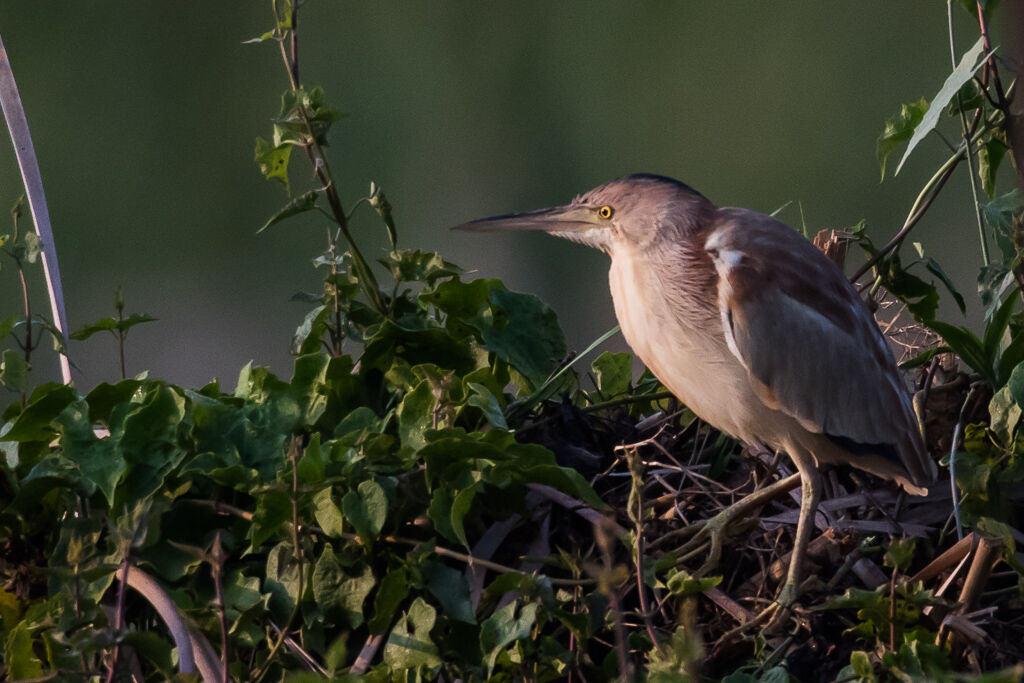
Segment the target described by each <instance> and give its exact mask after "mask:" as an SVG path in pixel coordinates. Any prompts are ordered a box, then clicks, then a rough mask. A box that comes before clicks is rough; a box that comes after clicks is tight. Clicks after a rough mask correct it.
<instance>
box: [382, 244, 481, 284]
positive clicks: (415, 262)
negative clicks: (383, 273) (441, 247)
mask: <svg viewBox="0 0 1024 683" xmlns="http://www.w3.org/2000/svg"><path fill="white" fill-rule="evenodd" d="M381 263H383V264H384V265H386V266H387V267H388V268H389V269H390V270H391V274H392V275H393V276H394V278H395V280H397V281H399V282H425V283H427V284H428V285H431V286H433V285H434V284H435V283H436V282H437V281H438V280H440V279H442V278H450V277H454V276H456V275H459V274H460V273H462V272H463V271H462V269H461V268H459V267H458V266H456V265H454V264H452V263H449V262H448V261H445V260H444V259H443V258H441V255H440V254H438V253H437V252H436V251H409V250H392V251H391V252H390V253H389V254H388V257H387V259H386V260H382V261H381Z"/></svg>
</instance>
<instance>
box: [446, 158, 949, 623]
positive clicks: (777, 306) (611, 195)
mask: <svg viewBox="0 0 1024 683" xmlns="http://www.w3.org/2000/svg"><path fill="white" fill-rule="evenodd" d="M454 229H456V230H467V231H477V232H486V231H496V230H539V231H543V232H546V233H549V234H551V235H554V236H557V237H561V238H565V239H568V240H571V241H573V242H578V243H580V244H583V245H586V246H590V247H594V248H597V249H599V250H601V251H603V252H605V253H606V254H608V255H609V256H610V257H611V267H610V269H609V274H608V282H609V287H610V290H611V297H612V304H613V306H614V310H615V316H616V318H617V319H618V322H619V326H620V328H621V330H622V334H623V336H624V337H625V340H626V342H627V343H628V344H629V346H630V348H631V349H632V350H633V352H634V353H635V355H636V356H638V357H639V358H640V360H641V361H642V362H643V363H644V364H645V365H646V366H647V367H648V368H649V369H650V370H651V372H652V373H654V375H655V376H656V377H657V378H658V380H659V381H660V382H661V383H662V384H663V385H664V386H665V387H666V388H668V389H669V390H670V391H671V392H672V393H673V394H674V395H675V396H676V397H677V398H678V399H679V400H680V401H681V402H682V403H683V404H684V405H686V406H687V407H688V408H689V409H690V410H691V411H693V413H695V414H696V415H697V416H698V417H700V418H701V419H703V420H704V421H705V422H707V423H709V424H710V425H712V426H713V427H715V428H717V429H719V430H721V431H722V432H725V433H726V434H729V435H731V436H733V437H735V438H737V439H739V440H741V441H743V442H746V443H747V444H752V445H760V446H763V447H766V448H770V449H774V450H777V451H784V452H785V453H786V454H788V456H789V458H790V459H791V460H792V462H793V464H794V465H795V466H796V469H797V471H798V472H799V474H800V480H801V502H800V515H799V518H798V521H797V530H796V536H795V541H794V548H793V553H792V555H791V560H790V566H789V569H788V572H787V576H786V580H785V582H784V583H783V585H782V586H781V588H780V590H779V593H778V595H777V597H776V600H775V602H774V603H773V607H774V608H775V610H776V615H775V616H774V617H773V619H772V621H773V623H774V622H775V621H776V619H777V618H778V617H779V615H782V614H786V613H787V612H788V610H789V609H790V608H791V607H792V605H793V604H794V603H795V601H796V599H797V596H798V591H799V584H800V580H801V576H802V561H803V557H804V555H805V553H806V550H807V545H808V542H809V541H810V535H811V531H812V524H811V522H812V520H813V515H814V513H815V512H816V510H817V506H818V502H819V500H820V496H821V487H822V480H821V473H820V467H821V466H822V465H825V464H838V465H849V466H852V467H855V468H858V469H861V470H864V471H867V472H870V473H872V474H874V475H878V476H880V477H883V478H886V479H890V480H893V481H895V482H896V483H898V484H899V485H900V486H902V487H903V488H904V489H905V490H906V491H908V492H909V493H911V494H914V495H925V494H927V487H928V485H929V484H931V483H932V482H934V481H935V479H936V478H937V470H936V466H935V463H934V461H933V460H932V458H931V457H929V454H928V452H927V450H926V448H925V445H924V440H923V438H922V435H921V429H920V426H919V422H918V420H917V417H916V414H915V412H914V409H913V405H912V401H911V398H910V396H909V393H908V391H907V388H906V385H905V384H904V382H903V379H902V378H901V376H900V372H899V370H898V368H897V365H896V361H895V359H894V358H893V355H892V352H891V350H890V349H889V347H888V345H887V344H886V341H885V339H884V337H883V335H882V333H881V331H880V329H879V327H878V324H877V323H876V321H875V319H874V316H873V314H872V312H871V310H870V309H869V308H868V306H867V303H866V302H865V301H864V300H863V299H862V298H861V297H860V295H859V294H858V293H857V291H856V289H855V288H854V287H853V285H852V284H851V283H850V281H849V280H848V279H847V278H846V276H845V275H844V274H843V272H842V270H841V269H840V268H839V266H838V265H836V264H835V263H834V262H833V261H832V260H831V259H829V258H828V257H826V256H825V255H824V254H822V253H821V252H820V251H819V250H818V249H817V248H815V247H814V246H813V245H812V244H811V243H810V242H809V241H807V240H806V239H805V238H804V237H803V236H802V235H800V234H799V233H797V232H796V231H795V230H793V229H792V228H790V227H789V226H787V225H786V224H784V223H782V222H780V221H778V220H776V219H775V218H773V217H771V216H768V215H765V214H763V213H759V212H756V211H753V210H749V209H743V208H736V207H728V206H716V205H715V204H713V203H712V202H711V201H710V200H709V199H707V198H706V197H705V196H704V195H703V194H701V193H700V192H698V191H696V190H694V189H693V188H691V187H690V186H689V185H686V184H685V183H683V182H681V181H679V180H676V179H674V178H669V177H666V176H661V175H655V174H646V173H640V174H634V175H630V176H626V177H622V178H619V179H617V180H613V181H612V182H609V183H607V184H604V185H601V186H599V187H596V188H594V189H592V190H590V191H589V192H585V193H583V194H581V195H578V196H577V197H575V198H574V199H573V200H572V201H571V202H570V203H568V204H566V205H564V206H557V207H552V208H545V209H539V210H535V211H528V212H525V213H512V214H504V215H499V216H493V217H489V218H481V219H478V220H473V221H470V222H468V223H463V224H461V225H458V226H456V227H455V228H454ZM779 608H781V609H779ZM767 611H768V610H766V612H767Z"/></svg>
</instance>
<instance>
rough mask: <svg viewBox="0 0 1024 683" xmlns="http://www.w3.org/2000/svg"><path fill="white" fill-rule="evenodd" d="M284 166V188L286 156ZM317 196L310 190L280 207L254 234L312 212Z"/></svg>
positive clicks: (286, 181)
mask: <svg viewBox="0 0 1024 683" xmlns="http://www.w3.org/2000/svg"><path fill="white" fill-rule="evenodd" d="M287 149H288V150H291V147H287ZM284 166H285V179H284V183H285V186H286V187H287V185H288V176H287V166H288V159H287V156H286V157H285V160H284ZM264 175H265V173H264ZM267 177H268V178H269V177H270V176H267ZM319 196H320V192H319V191H317V190H310V191H309V192H304V193H303V194H301V195H299V196H298V197H295V198H293V199H292V200H291V201H290V202H288V203H287V204H285V205H284V206H282V207H281V208H280V209H278V210H277V213H275V214H274V215H273V216H271V217H270V218H268V219H267V221H266V222H265V223H264V224H263V225H261V226H260V229H259V230H257V231H256V234H257V235H258V234H260V233H261V232H263V231H264V230H266V229H267V228H269V227H270V226H272V225H274V224H275V223H280V222H281V221H283V220H285V219H286V218H291V217H292V216H297V215H299V214H300V213H306V212H307V211H312V210H313V209H315V208H316V200H317V199H318V198H319Z"/></svg>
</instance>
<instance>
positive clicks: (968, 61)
mask: <svg viewBox="0 0 1024 683" xmlns="http://www.w3.org/2000/svg"><path fill="white" fill-rule="evenodd" d="M984 50H985V39H984V38H983V37H982V38H978V41H977V42H976V43H974V46H973V47H971V49H969V50H968V51H967V52H965V53H964V55H963V57H961V58H960V62H959V63H958V64H957V65H956V68H955V69H953V72H952V73H951V74H949V76H948V77H947V78H946V82H945V83H943V84H942V87H941V88H939V92H938V93H936V95H935V97H934V98H932V103H931V106H930V107H929V108H928V111H926V112H925V113H924V116H923V117H921V121H920V123H918V124H917V125H916V126H914V134H913V135H912V136H911V138H910V142H908V143H907V149H906V151H905V152H903V158H901V159H900V163H899V164H897V166H896V171H895V172H894V175H899V172H900V169H901V168H903V163H904V162H905V161H906V160H907V157H909V156H910V153H911V152H913V151H914V148H915V147H916V146H917V143H919V142H921V140H923V139H924V136H925V135H927V134H928V133H930V132H931V131H932V130H933V129H934V128H935V126H936V125H937V124H938V123H939V116H940V115H941V114H942V110H943V108H945V106H946V105H947V104H949V101H950V100H951V99H953V97H954V96H956V94H957V92H959V90H960V88H962V87H963V85H964V83H966V82H967V81H969V80H971V79H972V78H973V77H974V72H975V71H977V70H978V69H979V68H980V67H981V65H982V64H984V60H980V59H979V58H980V57H981V56H982V53H983V52H984Z"/></svg>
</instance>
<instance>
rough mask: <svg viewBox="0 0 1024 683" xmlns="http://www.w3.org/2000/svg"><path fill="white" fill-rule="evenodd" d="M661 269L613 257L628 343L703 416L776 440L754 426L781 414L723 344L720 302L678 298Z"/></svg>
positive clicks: (735, 432) (730, 429)
mask: <svg viewBox="0 0 1024 683" xmlns="http://www.w3.org/2000/svg"><path fill="white" fill-rule="evenodd" d="M658 271H659V269H658V268H656V267H651V265H650V264H649V263H645V262H643V261H642V260H640V259H636V258H628V257H627V258H622V257H621V255H620V256H619V257H618V258H615V257H613V259H612V266H611V270H610V271H609V278H608V279H609V286H610V288H611V294H612V301H613V303H614V306H615V316H616V318H618V321H619V326H620V327H621V328H622V334H623V336H624V337H625V338H626V342H627V343H628V344H629V346H630V348H632V349H633V352H634V353H635V354H636V355H637V356H638V357H639V358H640V360H642V361H643V362H644V364H645V365H646V366H647V367H648V368H649V369H650V370H651V372H652V373H654V376H655V377H657V378H658V379H659V380H660V381H661V383H662V384H664V385H665V386H666V387H667V388H668V389H669V390H670V391H671V392H672V393H673V394H675V395H676V397H678V398H679V400H680V401H682V402H683V403H684V404H685V405H686V406H687V407H688V408H689V409H690V410H692V411H693V412H694V413H695V414H697V415H698V416H699V417H700V418H701V419H703V420H705V421H706V422H708V423H710V424H711V425H713V426H714V427H716V428H718V429H720V430H722V431H724V432H726V433H728V434H731V435H732V436H735V437H737V438H739V439H742V440H744V441H747V442H751V443H753V442H767V441H774V440H775V439H774V438H771V436H772V435H769V434H766V433H764V432H763V431H762V430H761V429H757V428H756V427H757V426H759V425H766V424H768V423H774V422H775V421H777V420H779V419H785V418H784V416H782V415H781V413H778V412H777V411H774V410H771V409H769V408H768V407H767V406H765V405H764V404H763V403H762V402H761V401H760V400H758V399H757V398H756V396H755V395H754V392H753V391H752V390H751V388H750V376H749V373H748V372H747V370H746V368H744V367H743V365H742V364H741V363H740V362H739V360H738V359H737V358H736V357H735V356H734V355H733V354H732V352H731V351H729V348H728V345H727V344H726V340H725V335H724V332H723V330H722V325H721V322H720V317H719V314H718V310H717V307H711V306H708V305H707V304H706V303H705V304H700V303H699V302H694V301H685V302H684V301H682V300H681V299H680V296H679V292H678V291H674V288H673V285H672V283H671V282H668V281H666V278H665V273H659V272H658ZM701 306H703V308H707V309H708V310H702V308H701ZM786 421H787V422H788V419H786Z"/></svg>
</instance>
